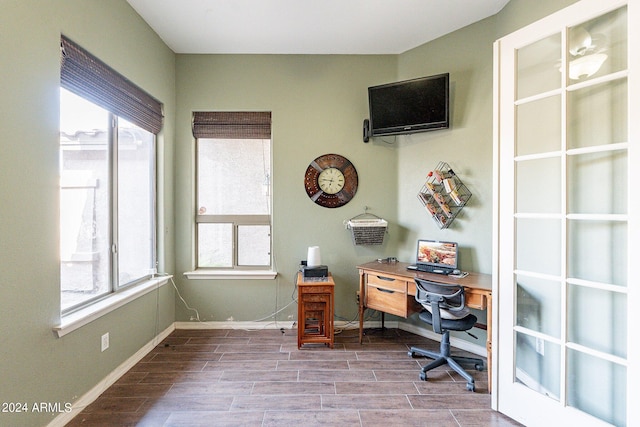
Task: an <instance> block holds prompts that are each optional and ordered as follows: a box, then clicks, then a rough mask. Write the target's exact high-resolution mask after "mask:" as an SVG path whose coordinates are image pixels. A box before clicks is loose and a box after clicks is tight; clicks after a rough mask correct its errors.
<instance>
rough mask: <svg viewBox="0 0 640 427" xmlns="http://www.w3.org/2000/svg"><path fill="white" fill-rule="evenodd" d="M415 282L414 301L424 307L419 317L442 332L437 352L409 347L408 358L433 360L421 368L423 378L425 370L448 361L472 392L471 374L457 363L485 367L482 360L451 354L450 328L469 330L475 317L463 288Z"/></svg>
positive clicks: (417, 280) (422, 377) (434, 329)
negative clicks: (421, 357) (466, 300)
mask: <svg viewBox="0 0 640 427" xmlns="http://www.w3.org/2000/svg"><path fill="white" fill-rule="evenodd" d="M415 281H416V301H418V302H419V303H420V304H422V306H423V307H424V308H425V309H426V310H424V311H423V312H422V313H420V315H419V316H420V319H421V320H423V321H424V322H426V323H428V324H430V325H431V326H432V327H433V331H434V332H436V333H438V334H442V341H440V352H439V353H438V352H435V351H429V350H424V349H421V348H418V347H411V350H409V356H411V357H416V356H426V357H429V358H431V359H435V360H434V361H433V362H431V363H429V364H427V365H426V366H424V367H423V368H422V372H420V379H421V380H423V381H426V380H427V371H430V370H432V369H434V368H437V367H438V366H441V365H444V364H445V363H447V364H448V365H449V366H451V368H453V369H454V370H455V371H456V372H457V373H459V374H460V375H462V377H464V379H465V380H467V390H470V391H475V389H476V386H475V382H474V380H473V377H472V376H471V375H469V373H467V372H466V371H465V370H464V369H463V368H462V367H461V366H460V363H469V364H473V365H474V366H475V368H476V369H477V370H478V371H481V370H483V369H484V362H483V361H482V359H475V358H470V357H452V356H451V344H450V342H449V331H468V330H469V329H471V328H472V327H473V325H475V323H476V321H477V320H478V318H477V317H476V316H474V315H473V314H471V313H470V312H469V309H468V308H466V307H465V305H464V288H463V287H462V286H460V285H449V284H445V283H434V282H430V281H428V280H423V279H418V278H416V279H415ZM467 333H468V332H467ZM470 335H471V334H470ZM472 336H473V335H472ZM474 338H475V337H474Z"/></svg>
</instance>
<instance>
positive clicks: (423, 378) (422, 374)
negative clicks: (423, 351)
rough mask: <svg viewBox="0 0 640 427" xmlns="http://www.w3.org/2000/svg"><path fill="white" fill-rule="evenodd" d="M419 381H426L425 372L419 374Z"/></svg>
mask: <svg viewBox="0 0 640 427" xmlns="http://www.w3.org/2000/svg"><path fill="white" fill-rule="evenodd" d="M420 379H421V380H422V381H426V380H427V373H426V372H420Z"/></svg>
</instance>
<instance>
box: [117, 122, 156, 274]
mask: <svg viewBox="0 0 640 427" xmlns="http://www.w3.org/2000/svg"><path fill="white" fill-rule="evenodd" d="M154 174H155V155H154V136H153V134H152V133H151V132H147V131H145V130H144V129H141V128H139V127H138V126H135V125H133V124H131V123H129V122H127V121H125V120H124V119H122V118H120V119H118V285H119V286H123V285H126V284H128V283H131V282H133V281H135V280H138V279H141V278H144V277H146V276H148V275H149V273H150V269H151V268H153V267H154V265H153V264H154V259H153V257H154V253H153V247H154V242H155V228H154V227H155V226H154V217H155V213H154V212H155V210H154V194H155V186H154Z"/></svg>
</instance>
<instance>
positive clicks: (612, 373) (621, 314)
mask: <svg viewBox="0 0 640 427" xmlns="http://www.w3.org/2000/svg"><path fill="white" fill-rule="evenodd" d="M629 3H631V2H629ZM637 7H638V4H637V2H636V3H635V4H633V5H631V4H629V5H627V2H626V1H620V0H583V1H579V2H577V3H575V4H573V5H571V6H569V7H568V8H566V9H563V10H561V11H559V12H557V13H555V14H553V15H550V16H548V17H546V18H544V19H542V20H540V21H538V22H536V23H534V24H532V25H529V26H527V27H525V28H523V29H521V30H518V31H517V32H515V33H513V34H510V35H508V36H506V37H504V38H502V39H500V40H498V41H497V42H496V43H495V47H494V53H495V61H496V66H495V68H494V70H495V73H496V77H495V82H496V88H497V89H496V102H497V104H496V108H495V111H496V113H497V114H496V129H497V132H496V143H495V147H494V149H495V150H496V156H497V157H496V161H497V165H496V170H497V174H496V177H497V185H496V187H495V190H496V194H497V196H496V213H495V215H497V219H496V221H495V224H496V225H497V231H498V238H497V245H496V246H495V251H496V252H497V253H495V254H494V255H495V257H496V262H495V266H496V267H495V268H496V271H494V276H496V277H497V284H498V292H497V297H498V298H497V301H498V318H499V320H498V337H497V340H496V339H494V343H497V353H498V379H497V386H498V387H497V390H496V393H497V408H498V410H500V411H501V412H503V413H505V414H507V415H509V416H510V417H512V418H514V419H516V420H518V421H520V422H522V423H523V424H525V425H527V426H537V425H539V426H547V427H548V426H552V425H581V426H584V425H616V426H633V425H640V415H639V413H640V409H638V408H634V407H633V405H639V404H640V403H638V401H637V400H636V401H635V402H634V399H632V395H634V396H635V397H637V395H636V391H635V389H634V385H635V383H638V382H637V381H638V368H639V367H638V365H639V363H640V359H639V356H640V354H639V352H638V345H637V344H636V343H635V342H633V340H632V339H631V338H632V335H634V334H638V332H636V330H637V329H636V325H638V324H639V323H638V317H639V315H638V314H636V313H635V312H637V311H640V305H639V304H640V298H639V297H638V293H639V291H638V288H639V287H640V283H639V280H638V279H636V277H634V274H632V270H633V264H634V263H635V262H638V261H640V258H639V257H638V255H639V254H640V251H639V249H638V248H639V246H640V243H639V242H638V241H639V240H640V234H639V231H640V230H639V227H638V220H639V219H640V212H638V211H639V210H640V205H639V203H638V202H637V200H638V199H639V198H640V194H639V193H640V192H639V191H638V187H639V186H640V180H638V178H639V177H640V173H639V172H638V171H637V169H638V168H640V162H638V160H639V159H640V157H639V155H638V146H637V145H638V140H637V138H638V135H640V133H639V132H638V124H637V122H639V121H640V116H639V115H638V114H637V113H638V112H640V110H638V108H637V104H638V95H639V94H638V82H637V81H636V79H638V71H637V68H638V66H639V61H638V60H637V59H635V58H634V57H633V56H632V55H630V52H631V51H632V49H631V48H634V49H633V50H635V51H636V52H638V50H637V48H636V47H635V45H634V41H637V39H638V37H637V30H635V28H632V27H633V25H632V24H631V23H635V24H636V25H640V20H639V19H638V17H639V15H638V12H636V9H635V8H637ZM634 18H635V20H634ZM634 73H635V74H634ZM634 111H635V113H636V114H632V112H634ZM634 168H635V169H634ZM634 307H635V310H634ZM634 311H635V312H634ZM638 340H640V338H639V339H636V341H638ZM632 379H635V381H632ZM634 382H635V383H634Z"/></svg>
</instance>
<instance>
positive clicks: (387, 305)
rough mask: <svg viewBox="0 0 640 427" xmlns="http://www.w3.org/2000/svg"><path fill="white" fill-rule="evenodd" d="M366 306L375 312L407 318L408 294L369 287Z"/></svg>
mask: <svg viewBox="0 0 640 427" xmlns="http://www.w3.org/2000/svg"><path fill="white" fill-rule="evenodd" d="M365 305H366V306H367V307H368V308H372V309H374V310H380V311H384V312H386V313H390V314H395V315H396V316H402V317H407V294H406V293H404V292H401V291H393V290H390V289H385V288H379V287H377V286H373V285H368V286H367V301H366V304H365Z"/></svg>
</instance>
